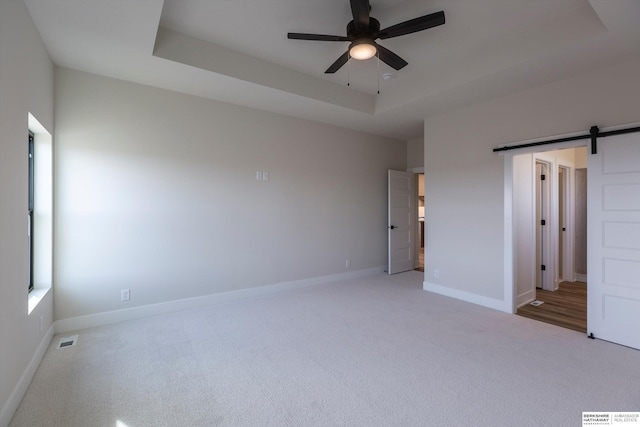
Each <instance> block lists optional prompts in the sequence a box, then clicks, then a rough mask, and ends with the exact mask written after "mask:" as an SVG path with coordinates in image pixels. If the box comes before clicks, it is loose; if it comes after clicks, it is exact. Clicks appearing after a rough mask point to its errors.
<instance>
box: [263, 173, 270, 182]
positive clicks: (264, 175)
mask: <svg viewBox="0 0 640 427" xmlns="http://www.w3.org/2000/svg"><path fill="white" fill-rule="evenodd" d="M262 180H263V181H269V172H262Z"/></svg>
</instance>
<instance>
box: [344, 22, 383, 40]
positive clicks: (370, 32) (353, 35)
mask: <svg viewBox="0 0 640 427" xmlns="http://www.w3.org/2000/svg"><path fill="white" fill-rule="evenodd" d="M379 32H380V21H378V20H377V19H376V18H369V26H368V27H366V28H362V27H361V28H358V27H357V26H356V24H355V22H353V21H351V22H349V24H348V25H347V37H348V38H349V40H353V41H356V40H358V39H361V38H367V39H370V40H371V41H373V40H375V39H377V38H378V33H379Z"/></svg>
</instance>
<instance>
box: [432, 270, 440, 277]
mask: <svg viewBox="0 0 640 427" xmlns="http://www.w3.org/2000/svg"><path fill="white" fill-rule="evenodd" d="M433 277H435V278H436V279H437V278H438V277H440V270H433Z"/></svg>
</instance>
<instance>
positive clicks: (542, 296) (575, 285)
mask: <svg viewBox="0 0 640 427" xmlns="http://www.w3.org/2000/svg"><path fill="white" fill-rule="evenodd" d="M536 299H537V300H538V301H543V302H544V304H542V305H539V306H537V307H536V306H533V305H530V304H527V305H524V306H522V307H520V308H518V312H517V314H518V315H520V316H524V317H528V318H530V319H535V320H539V321H541V322H546V323H551V324H552V325H557V326H562V327H563V328H568V329H573V330H575V331H580V332H584V333H586V332H587V284H586V283H584V282H562V283H560V286H559V288H558V290H557V291H545V290H541V289H536Z"/></svg>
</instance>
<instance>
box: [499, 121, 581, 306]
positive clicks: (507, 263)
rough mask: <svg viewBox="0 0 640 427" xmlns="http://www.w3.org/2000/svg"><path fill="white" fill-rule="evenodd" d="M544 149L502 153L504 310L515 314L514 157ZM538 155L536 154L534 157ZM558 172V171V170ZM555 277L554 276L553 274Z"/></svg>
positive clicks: (556, 147) (576, 144) (556, 146)
mask: <svg viewBox="0 0 640 427" xmlns="http://www.w3.org/2000/svg"><path fill="white" fill-rule="evenodd" d="M581 134H582V132H576V133H572V134H566V135H559V136H558V138H565V137H572V136H578V135H581ZM547 139H549V137H545V138H538V139H534V140H528V141H522V142H521V143H522V144H527V143H533V142H539V141H543V140H547ZM587 144H588V141H587V140H576V141H568V142H562V143H558V144H554V145H553V148H552V150H562V149H566V148H578V147H585V146H587ZM544 151H550V147H549V146H537V147H536V146H534V147H524V148H519V149H515V150H510V151H503V152H501V153H500V155H502V156H503V158H504V233H503V240H504V258H503V265H504V271H503V284H504V306H503V311H505V312H507V313H512V314H515V313H516V311H517V301H516V297H517V291H516V288H515V287H516V280H515V261H516V258H515V241H514V237H515V230H514V226H515V221H514V217H513V215H514V206H513V190H514V179H513V157H514V156H516V155H519V154H536V153H540V154H542V153H543V152H544ZM535 157H536V156H535V155H534V158H535ZM556 173H557V172H556ZM552 277H553V276H552Z"/></svg>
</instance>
